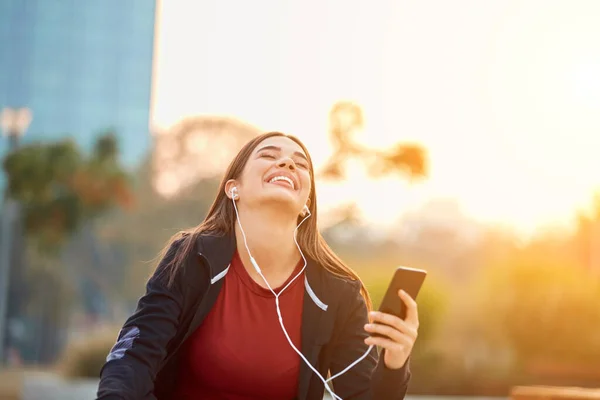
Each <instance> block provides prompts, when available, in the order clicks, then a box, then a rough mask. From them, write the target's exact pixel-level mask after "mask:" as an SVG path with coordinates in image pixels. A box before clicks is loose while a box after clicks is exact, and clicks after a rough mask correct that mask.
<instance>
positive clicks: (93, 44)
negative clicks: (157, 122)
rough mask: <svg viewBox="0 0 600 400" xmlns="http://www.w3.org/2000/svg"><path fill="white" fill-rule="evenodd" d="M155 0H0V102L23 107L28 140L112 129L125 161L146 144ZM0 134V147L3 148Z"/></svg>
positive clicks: (82, 136) (132, 160) (85, 140)
mask: <svg viewBox="0 0 600 400" xmlns="http://www.w3.org/2000/svg"><path fill="white" fill-rule="evenodd" d="M155 7H156V2H155V1H154V0H0V108H3V107H28V108H30V109H31V110H32V115H33V120H32V122H31V125H30V128H29V129H28V131H27V135H26V136H25V138H24V139H23V140H24V141H25V142H27V141H31V140H40V139H41V140H52V139H57V138H59V137H63V136H65V135H72V136H73V137H75V138H76V140H77V141H78V142H79V143H80V144H81V145H83V146H84V148H86V149H88V148H89V146H90V145H91V144H92V143H93V142H94V139H95V137H96V135H97V134H98V133H100V132H102V131H105V130H107V129H115V131H116V132H117V133H118V134H119V137H120V145H121V151H122V154H123V161H124V162H125V163H127V164H128V165H130V166H133V165H135V164H137V163H138V162H139V161H140V160H141V158H142V157H143V156H144V155H145V154H146V152H147V151H148V150H149V146H150V134H149V129H148V124H149V112H150V111H149V109H150V93H151V75H152V59H153V47H154V23H155ZM6 142H7V141H6V140H2V144H0V151H2V153H0V154H3V152H4V151H5V150H6V147H7V143H6Z"/></svg>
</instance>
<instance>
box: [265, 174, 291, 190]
mask: <svg viewBox="0 0 600 400" xmlns="http://www.w3.org/2000/svg"><path fill="white" fill-rule="evenodd" d="M277 181H286V182H287V183H289V184H290V186H291V187H292V189H295V187H294V181H292V180H291V179H290V178H288V177H287V176H276V177H274V178H271V180H270V181H269V183H273V182H277Z"/></svg>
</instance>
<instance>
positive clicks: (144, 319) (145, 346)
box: [97, 240, 183, 400]
mask: <svg viewBox="0 0 600 400" xmlns="http://www.w3.org/2000/svg"><path fill="white" fill-rule="evenodd" d="M180 245H181V240H179V241H175V242H174V243H173V244H172V245H171V247H170V248H169V250H168V251H167V254H166V255H165V257H164V258H163V259H162V260H161V262H160V263H159V265H158V268H157V269H156V271H155V273H154V274H153V276H152V277H151V278H150V279H149V280H148V283H147V285H146V293H145V294H144V295H143V296H142V297H141V298H140V300H139V301H138V306H137V309H136V311H135V313H133V314H132V315H131V316H130V317H129V318H128V319H127V320H126V321H125V324H124V325H123V327H122V329H121V331H120V332H119V335H118V337H117V341H116V343H115V345H114V346H113V348H112V349H111V350H110V353H109V354H108V356H107V358H106V363H105V364H104V366H103V367H102V370H101V372H100V383H99V386H98V393H97V399H98V400H117V399H118V400H138V399H155V397H154V395H153V394H152V392H153V390H154V379H155V378H156V375H157V373H158V370H159V369H160V366H161V364H162V362H163V361H164V359H165V358H166V355H167V346H168V344H169V342H170V341H171V340H172V339H173V338H174V337H175V335H176V333H177V329H178V325H179V322H178V321H179V317H180V314H181V312H182V305H183V290H182V283H181V282H180V280H179V279H176V280H175V283H174V284H173V285H172V287H167V284H166V279H165V277H164V276H162V273H163V272H164V270H165V267H166V266H167V265H168V263H169V262H170V261H172V260H173V257H174V256H175V254H176V252H177V250H178V248H179V247H180Z"/></svg>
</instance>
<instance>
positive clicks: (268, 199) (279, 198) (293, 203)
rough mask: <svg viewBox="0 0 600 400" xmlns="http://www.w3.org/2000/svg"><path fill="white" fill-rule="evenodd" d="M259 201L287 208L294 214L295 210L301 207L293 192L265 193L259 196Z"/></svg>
mask: <svg viewBox="0 0 600 400" xmlns="http://www.w3.org/2000/svg"><path fill="white" fill-rule="evenodd" d="M260 202H261V203H262V204H264V205H265V206H269V207H276V208H280V209H281V210H289V212H290V213H292V214H296V211H297V210H301V209H302V207H303V206H302V205H301V204H300V203H301V202H300V201H299V199H298V197H297V194H295V193H269V194H266V193H265V195H264V196H261V199H260Z"/></svg>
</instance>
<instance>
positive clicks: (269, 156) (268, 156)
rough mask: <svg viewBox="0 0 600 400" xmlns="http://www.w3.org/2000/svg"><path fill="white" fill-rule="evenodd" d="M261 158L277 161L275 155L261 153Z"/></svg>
mask: <svg viewBox="0 0 600 400" xmlns="http://www.w3.org/2000/svg"><path fill="white" fill-rule="evenodd" d="M260 157H261V158H268V159H271V160H274V159H275V156H274V155H273V154H269V153H261V154H260Z"/></svg>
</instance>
